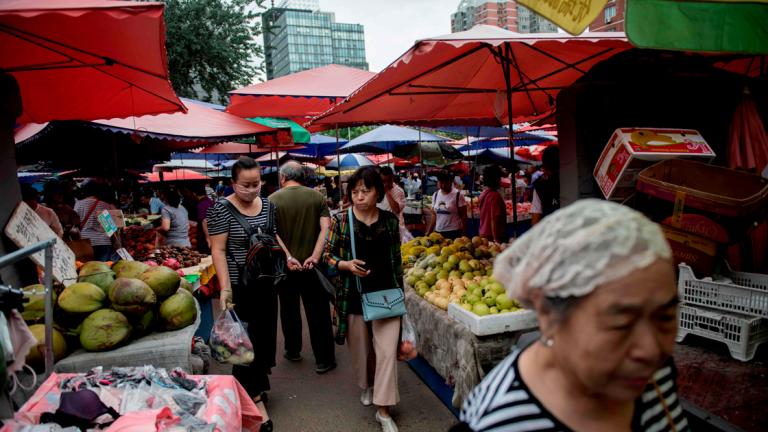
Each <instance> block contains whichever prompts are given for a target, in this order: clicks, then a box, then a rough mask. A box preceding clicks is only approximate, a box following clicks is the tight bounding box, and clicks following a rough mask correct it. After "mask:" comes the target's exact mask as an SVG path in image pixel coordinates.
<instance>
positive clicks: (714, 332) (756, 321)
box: [675, 304, 768, 361]
mask: <svg viewBox="0 0 768 432" xmlns="http://www.w3.org/2000/svg"><path fill="white" fill-rule="evenodd" d="M679 319H680V326H679V327H678V329H677V338H676V339H675V340H676V341H677V342H682V340H683V339H685V337H686V336H687V335H689V334H695V335H698V336H702V337H705V338H707V339H710V340H714V341H718V342H723V343H724V344H726V345H727V346H728V350H729V351H730V353H731V357H733V358H735V359H737V360H741V361H750V360H752V358H754V357H755V352H756V351H757V348H758V346H760V345H761V344H762V343H763V342H766V341H768V325H766V322H765V321H764V320H763V319H762V318H758V317H751V316H747V315H742V314H736V313H730V312H720V311H717V310H713V309H707V308H703V307H697V306H692V305H688V304H681V305H680V318H679Z"/></svg>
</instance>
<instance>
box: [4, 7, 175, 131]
mask: <svg viewBox="0 0 768 432" xmlns="http://www.w3.org/2000/svg"><path fill="white" fill-rule="evenodd" d="M0 70H3V71H4V72H6V73H10V74H11V75H13V77H14V78H15V79H16V81H17V82H18V84H19V87H20V90H21V97H22V101H23V107H24V112H23V113H22V115H21V117H20V118H19V119H18V122H19V123H43V122H46V121H49V120H92V119H97V118H112V117H126V116H132V115H144V114H156V113H163V112H174V111H180V110H184V105H182V103H181V101H179V99H178V97H176V94H175V93H174V91H173V88H172V87H171V83H170V82H169V81H168V66H167V59H166V53H165V24H164V22H163V4H162V3H148V2H147V3H145V2H129V1H103V0H37V1H35V0H4V1H2V2H0Z"/></svg>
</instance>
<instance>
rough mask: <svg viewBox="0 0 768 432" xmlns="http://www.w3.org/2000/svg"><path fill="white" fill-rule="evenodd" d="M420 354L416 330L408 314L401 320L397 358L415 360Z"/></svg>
mask: <svg viewBox="0 0 768 432" xmlns="http://www.w3.org/2000/svg"><path fill="white" fill-rule="evenodd" d="M417 355H419V353H418V351H416V331H415V330H414V329H413V324H411V320H410V318H408V314H405V315H403V317H402V319H401V320H400V344H399V345H398V346H397V359H398V360H400V361H408V360H413V359H415V358H416V356H417Z"/></svg>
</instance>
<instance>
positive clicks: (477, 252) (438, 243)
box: [400, 232, 502, 268]
mask: <svg viewBox="0 0 768 432" xmlns="http://www.w3.org/2000/svg"><path fill="white" fill-rule="evenodd" d="M454 246H455V247H454ZM444 249H445V251H443V250H444ZM501 250H502V246H501V245H499V244H497V243H491V242H489V241H488V240H485V239H483V238H480V237H474V238H473V239H472V240H470V239H468V238H467V237H461V238H459V239H456V241H455V242H454V241H452V240H449V239H444V238H443V236H441V235H440V234H439V233H436V232H433V233H430V234H429V235H428V236H422V237H416V238H414V239H413V240H411V241H408V242H406V243H403V244H402V245H401V246H400V254H401V255H402V260H403V266H404V267H406V268H407V267H412V266H413V265H414V264H415V263H416V261H418V260H419V259H421V258H424V257H427V256H429V255H435V256H438V255H439V256H442V255H453V254H456V253H457V252H464V253H468V254H469V255H470V257H469V258H468V259H487V258H492V257H495V256H496V255H498V254H499V252H501Z"/></svg>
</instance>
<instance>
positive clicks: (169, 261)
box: [134, 246, 205, 270]
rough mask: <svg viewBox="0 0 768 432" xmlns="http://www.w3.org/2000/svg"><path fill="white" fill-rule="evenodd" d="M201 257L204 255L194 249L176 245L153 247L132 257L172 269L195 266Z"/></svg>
mask: <svg viewBox="0 0 768 432" xmlns="http://www.w3.org/2000/svg"><path fill="white" fill-rule="evenodd" d="M203 258H205V255H203V254H201V253H200V252H198V251H196V250H193V249H190V248H186V247H177V246H160V249H155V250H153V251H151V252H150V253H149V254H147V255H145V256H143V257H139V258H136V257H134V259H137V260H141V261H144V262H145V263H147V264H148V262H149V261H154V262H155V263H157V264H159V265H161V266H166V267H170V268H171V269H173V270H178V269H180V268H187V267H192V266H196V265H198V264H200V260H202V259H203Z"/></svg>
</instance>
